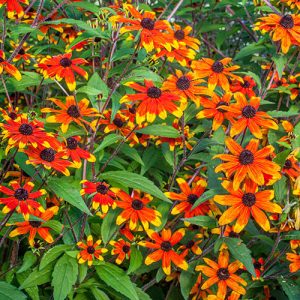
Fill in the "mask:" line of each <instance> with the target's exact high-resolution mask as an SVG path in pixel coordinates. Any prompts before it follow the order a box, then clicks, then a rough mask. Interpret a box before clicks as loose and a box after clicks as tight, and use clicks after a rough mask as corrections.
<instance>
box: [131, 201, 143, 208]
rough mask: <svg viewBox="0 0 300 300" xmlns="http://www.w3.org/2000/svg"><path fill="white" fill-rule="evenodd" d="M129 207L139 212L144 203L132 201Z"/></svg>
mask: <svg viewBox="0 0 300 300" xmlns="http://www.w3.org/2000/svg"><path fill="white" fill-rule="evenodd" d="M131 207H132V208H133V209H135V210H141V209H143V207H144V203H143V202H142V201H141V200H133V201H132V203H131Z"/></svg>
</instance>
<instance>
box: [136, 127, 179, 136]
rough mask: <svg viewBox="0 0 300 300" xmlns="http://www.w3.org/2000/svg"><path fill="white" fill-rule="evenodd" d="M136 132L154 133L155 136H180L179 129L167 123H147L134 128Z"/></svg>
mask: <svg viewBox="0 0 300 300" xmlns="http://www.w3.org/2000/svg"><path fill="white" fill-rule="evenodd" d="M136 132H139V133H142V134H149V135H155V136H163V137H169V138H178V137H180V133H179V131H178V130H177V129H175V128H174V127H172V126H168V125H158V124H154V125H149V126H147V127H144V128H142V129H139V130H136Z"/></svg>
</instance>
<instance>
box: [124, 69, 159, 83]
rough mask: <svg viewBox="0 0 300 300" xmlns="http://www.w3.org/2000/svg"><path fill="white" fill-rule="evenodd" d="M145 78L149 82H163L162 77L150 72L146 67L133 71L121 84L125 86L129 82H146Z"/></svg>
mask: <svg viewBox="0 0 300 300" xmlns="http://www.w3.org/2000/svg"><path fill="white" fill-rule="evenodd" d="M145 78H147V79H148V80H152V81H154V82H161V81H162V79H161V77H160V76H159V75H158V74H156V73H155V72H153V71H151V70H149V69H148V68H145V67H140V68H138V69H135V70H133V71H131V72H130V73H129V74H128V75H127V76H126V77H125V78H124V79H123V80H122V81H121V84H124V83H126V82H129V81H134V82H144V80H145Z"/></svg>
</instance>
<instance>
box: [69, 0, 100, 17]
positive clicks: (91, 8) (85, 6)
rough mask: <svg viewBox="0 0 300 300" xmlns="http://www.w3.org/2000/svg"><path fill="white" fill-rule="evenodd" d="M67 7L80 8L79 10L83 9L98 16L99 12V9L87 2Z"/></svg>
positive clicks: (71, 4) (75, 3) (70, 4)
mask: <svg viewBox="0 0 300 300" xmlns="http://www.w3.org/2000/svg"><path fill="white" fill-rule="evenodd" d="M68 6H69V7H70V6H73V7H80V8H83V9H84V10H87V11H90V12H92V13H95V14H99V12H100V7H99V6H97V5H95V4H93V3H90V2H88V1H82V2H74V3H72V2H71V3H68Z"/></svg>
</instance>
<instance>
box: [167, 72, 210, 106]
mask: <svg viewBox="0 0 300 300" xmlns="http://www.w3.org/2000/svg"><path fill="white" fill-rule="evenodd" d="M203 82H204V80H202V79H198V78H197V76H196V75H195V74H194V73H193V72H188V73H186V74H183V73H182V71H180V70H176V71H175V75H170V76H169V77H168V78H167V80H166V81H165V82H164V83H163V85H162V90H163V91H169V92H172V93H174V94H176V95H178V96H180V98H181V99H182V100H183V101H186V100H187V99H191V100H192V101H193V102H195V104H196V106H197V107H199V105H200V101H201V99H202V97H201V96H200V95H201V94H202V95H203V94H204V95H207V94H210V93H209V92H208V90H207V88H206V87H204V86H199V84H201V83H203Z"/></svg>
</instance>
